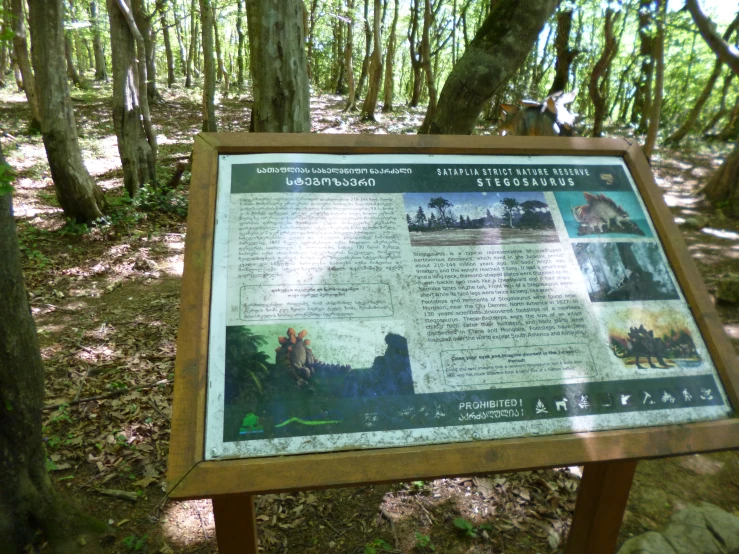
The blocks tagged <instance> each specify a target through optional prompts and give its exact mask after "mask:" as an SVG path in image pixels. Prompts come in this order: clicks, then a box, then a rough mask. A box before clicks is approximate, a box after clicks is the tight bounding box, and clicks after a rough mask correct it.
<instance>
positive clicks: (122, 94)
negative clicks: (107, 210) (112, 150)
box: [107, 0, 156, 198]
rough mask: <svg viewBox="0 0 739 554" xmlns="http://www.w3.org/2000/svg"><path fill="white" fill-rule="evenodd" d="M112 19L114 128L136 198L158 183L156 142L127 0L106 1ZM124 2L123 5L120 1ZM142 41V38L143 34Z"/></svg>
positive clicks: (127, 182)
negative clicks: (151, 132) (148, 129)
mask: <svg viewBox="0 0 739 554" xmlns="http://www.w3.org/2000/svg"><path fill="white" fill-rule="evenodd" d="M107 3H108V4H107V5H108V18H109V19H110V45H111V51H112V52H111V53H112V62H113V127H114V128H115V134H116V137H117V138H118V152H119V153H120V156H121V164H122V165H123V184H124V186H125V187H126V192H128V195H129V196H130V197H131V198H133V197H135V196H136V195H137V194H138V192H139V189H140V188H141V187H142V186H143V185H145V184H147V183H150V184H155V183H156V144H154V146H153V147H152V144H150V143H149V140H148V137H147V133H146V128H145V126H144V114H143V113H142V105H141V103H142V96H143V100H144V101H146V92H145V91H146V88H145V86H142V83H141V72H140V69H141V68H140V67H139V64H144V63H145V62H144V60H142V59H140V58H138V56H137V46H136V37H135V36H134V33H133V32H132V30H131V22H132V21H133V20H132V19H130V18H128V17H126V10H128V12H129V14H130V6H129V5H128V4H126V0H107ZM121 3H123V5H122V4H121ZM141 39H142V42H143V37H141Z"/></svg>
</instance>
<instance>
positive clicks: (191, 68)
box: [185, 0, 198, 88]
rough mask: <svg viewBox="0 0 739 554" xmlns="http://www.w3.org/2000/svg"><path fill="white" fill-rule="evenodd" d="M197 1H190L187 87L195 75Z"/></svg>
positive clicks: (190, 84)
mask: <svg viewBox="0 0 739 554" xmlns="http://www.w3.org/2000/svg"><path fill="white" fill-rule="evenodd" d="M195 2H196V0H192V2H191V3H190V45H189V47H188V49H187V71H186V73H185V88H190V87H191V86H192V84H193V83H192V80H193V76H194V75H195V71H196V70H195V41H196V38H197V36H198V23H197V20H196V19H195Z"/></svg>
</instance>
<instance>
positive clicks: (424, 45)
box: [419, 0, 441, 134]
mask: <svg viewBox="0 0 739 554" xmlns="http://www.w3.org/2000/svg"><path fill="white" fill-rule="evenodd" d="M437 1H439V2H440V1H441V0H437ZM432 24H433V15H432V12H431V0H424V3H423V32H422V34H421V59H422V60H423V71H424V73H425V74H426V87H427V89H428V93H429V105H428V108H426V116H425V117H424V119H423V123H422V124H421V130H420V131H419V132H420V133H423V134H425V133H427V132H428V128H429V125H431V122H432V121H433V119H434V116H435V115H436V100H437V98H436V96H437V95H436V79H435V78H434V71H433V70H432V69H431V45H430V44H429V32H430V30H431V25H432ZM436 59H438V56H436Z"/></svg>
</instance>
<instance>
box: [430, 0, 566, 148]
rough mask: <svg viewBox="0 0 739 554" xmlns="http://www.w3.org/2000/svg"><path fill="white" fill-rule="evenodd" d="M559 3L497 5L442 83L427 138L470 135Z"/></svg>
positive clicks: (503, 0) (501, 0)
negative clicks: (440, 135)
mask: <svg viewBox="0 0 739 554" xmlns="http://www.w3.org/2000/svg"><path fill="white" fill-rule="evenodd" d="M558 3H559V0H528V1H526V2H519V0H498V2H497V3H496V4H495V6H494V7H493V9H492V10H491V12H490V14H489V15H488V16H487V17H486V18H485V21H484V22H483V24H482V26H481V27H480V30H479V31H478V32H477V34H476V35H475V38H474V39H472V41H471V42H470V45H469V47H468V48H467V50H466V51H465V52H464V54H463V55H462V57H461V58H460V59H459V61H458V62H457V65H455V66H454V69H453V70H452V72H451V73H450V74H449V77H447V80H446V82H445V83H444V87H443V88H442V90H441V95H440V96H439V103H438V105H437V107H436V115H435V116H434V119H433V121H431V123H430V125H429V129H428V133H429V134H452V135H469V134H471V133H472V130H473V129H474V127H475V124H476V123H477V119H478V117H479V116H480V112H481V111H482V109H483V107H484V106H485V103H486V102H487V101H488V100H489V99H490V98H491V97H492V96H493V94H495V93H496V92H498V91H499V90H500V89H501V88H502V87H503V86H504V85H505V83H506V82H507V81H508V79H509V78H510V77H511V76H512V75H513V74H514V73H515V71H516V69H517V68H518V66H519V65H521V63H522V62H523V61H524V60H525V59H526V56H527V55H528V53H529V52H530V51H531V48H532V46H533V45H534V42H535V41H536V37H537V36H538V34H539V32H540V31H541V29H542V27H543V26H544V24H545V23H546V21H547V19H549V17H550V16H551V15H552V13H553V12H554V10H555V8H556V7H557V4H558Z"/></svg>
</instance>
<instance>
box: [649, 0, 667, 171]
mask: <svg viewBox="0 0 739 554" xmlns="http://www.w3.org/2000/svg"><path fill="white" fill-rule="evenodd" d="M666 18H667V0H657V32H656V34H655V37H654V45H653V48H654V52H653V54H652V59H654V61H655V64H656V67H655V76H654V92H653V97H652V103H651V106H650V111H649V126H648V128H647V138H646V140H645V141H644V155H645V156H646V157H647V158H651V157H652V152H653V151H654V145H655V144H656V143H657V133H658V131H659V118H660V115H661V114H662V98H663V93H664V80H665V24H666V21H665V20H666Z"/></svg>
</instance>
